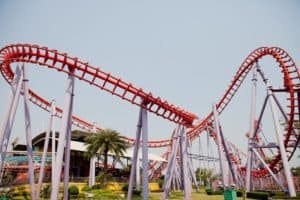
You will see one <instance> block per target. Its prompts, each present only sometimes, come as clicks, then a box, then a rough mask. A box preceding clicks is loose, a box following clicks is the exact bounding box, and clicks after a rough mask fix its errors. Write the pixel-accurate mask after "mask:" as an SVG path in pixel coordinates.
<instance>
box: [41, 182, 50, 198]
mask: <svg viewBox="0 0 300 200" xmlns="http://www.w3.org/2000/svg"><path fill="white" fill-rule="evenodd" d="M50 195H51V186H50V185H45V186H44V187H43V189H42V191H41V197H42V198H50Z"/></svg>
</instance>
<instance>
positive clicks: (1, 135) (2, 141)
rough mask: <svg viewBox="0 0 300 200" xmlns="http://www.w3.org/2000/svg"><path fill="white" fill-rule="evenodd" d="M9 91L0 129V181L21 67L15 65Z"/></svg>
mask: <svg viewBox="0 0 300 200" xmlns="http://www.w3.org/2000/svg"><path fill="white" fill-rule="evenodd" d="M11 84H12V87H11V89H12V90H11V93H10V97H9V101H8V106H7V110H6V113H5V117H4V121H3V123H2V127H1V129H0V131H1V132H0V183H1V181H2V174H3V163H4V158H5V154H6V150H7V146H8V142H9V139H10V134H11V130H12V127H13V123H14V119H15V116H16V110H17V107H18V103H19V99H20V94H21V89H22V85H23V73H22V69H21V67H19V66H18V67H17V69H16V72H15V77H14V79H13V81H12V83H11Z"/></svg>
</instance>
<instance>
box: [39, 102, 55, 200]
mask: <svg viewBox="0 0 300 200" xmlns="http://www.w3.org/2000/svg"><path fill="white" fill-rule="evenodd" d="M54 115H55V102H54V101H52V103H51V108H50V120H49V125H48V129H47V131H46V135H45V142H44V149H43V155H42V162H41V166H40V175H39V181H38V187H37V191H36V199H37V200H38V199H39V198H40V192H41V188H42V184H43V178H44V173H45V163H46V157H47V152H48V145H49V136H50V132H51V131H52V130H51V129H52V126H53V125H52V124H53V119H54Z"/></svg>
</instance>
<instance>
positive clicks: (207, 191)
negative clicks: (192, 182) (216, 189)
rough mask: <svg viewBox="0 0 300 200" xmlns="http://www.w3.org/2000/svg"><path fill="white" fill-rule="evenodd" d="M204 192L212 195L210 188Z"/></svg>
mask: <svg viewBox="0 0 300 200" xmlns="http://www.w3.org/2000/svg"><path fill="white" fill-rule="evenodd" d="M205 192H206V194H207V195H212V193H213V191H212V189H211V188H206V189H205Z"/></svg>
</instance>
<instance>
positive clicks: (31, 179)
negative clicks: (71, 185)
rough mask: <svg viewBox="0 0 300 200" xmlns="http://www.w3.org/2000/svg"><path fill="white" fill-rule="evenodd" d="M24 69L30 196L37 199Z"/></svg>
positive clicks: (25, 81) (24, 71)
mask: <svg viewBox="0 0 300 200" xmlns="http://www.w3.org/2000/svg"><path fill="white" fill-rule="evenodd" d="M22 71H23V77H24V78H23V92H24V94H23V97H24V114H25V131H26V148H27V159H28V177H29V184H30V197H31V199H32V200H35V183H34V165H33V150H32V134H31V121H30V111H29V92H28V79H27V72H26V68H25V66H24V65H22Z"/></svg>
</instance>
